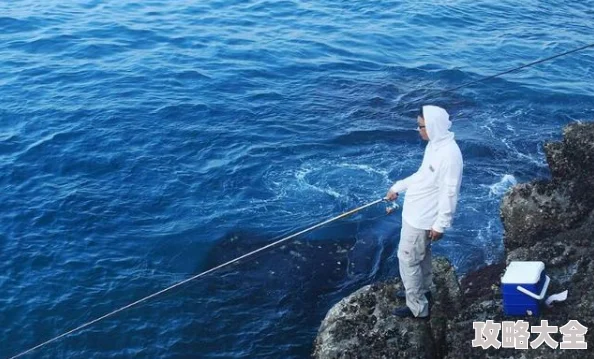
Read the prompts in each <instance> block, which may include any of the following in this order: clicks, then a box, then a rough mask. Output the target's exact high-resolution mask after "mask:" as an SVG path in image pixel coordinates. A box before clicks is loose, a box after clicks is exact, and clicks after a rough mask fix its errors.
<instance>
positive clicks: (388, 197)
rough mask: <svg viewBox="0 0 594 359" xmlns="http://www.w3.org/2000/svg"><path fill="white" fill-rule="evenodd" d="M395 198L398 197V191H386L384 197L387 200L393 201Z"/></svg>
mask: <svg viewBox="0 0 594 359" xmlns="http://www.w3.org/2000/svg"><path fill="white" fill-rule="evenodd" d="M396 198H398V193H397V192H392V190H389V191H388V193H386V197H384V199H385V200H387V201H394V200H395V199H396Z"/></svg>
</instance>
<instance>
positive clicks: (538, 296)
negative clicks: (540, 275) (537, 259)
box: [518, 275, 551, 300]
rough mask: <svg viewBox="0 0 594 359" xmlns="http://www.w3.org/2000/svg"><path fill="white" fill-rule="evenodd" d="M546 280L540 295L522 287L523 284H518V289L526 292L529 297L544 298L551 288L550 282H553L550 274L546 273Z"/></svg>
mask: <svg viewBox="0 0 594 359" xmlns="http://www.w3.org/2000/svg"><path fill="white" fill-rule="evenodd" d="M545 277H546V278H545V282H544V285H543V286H542V290H541V291H540V295H536V294H534V293H532V292H531V291H529V290H528V289H526V288H524V287H522V286H521V285H519V286H518V290H519V291H520V292H522V293H524V294H526V295H527V296H529V297H532V298H534V299H536V300H542V299H543V298H544V297H545V295H546V294H547V289H548V288H549V283H550V282H551V278H549V276H548V275H545Z"/></svg>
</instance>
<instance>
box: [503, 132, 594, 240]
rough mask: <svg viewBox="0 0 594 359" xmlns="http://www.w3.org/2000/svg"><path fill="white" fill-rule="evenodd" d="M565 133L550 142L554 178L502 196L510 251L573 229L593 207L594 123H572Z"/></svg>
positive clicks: (536, 182) (521, 186) (548, 146)
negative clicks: (561, 138)
mask: <svg viewBox="0 0 594 359" xmlns="http://www.w3.org/2000/svg"><path fill="white" fill-rule="evenodd" d="M564 135H565V136H564V138H563V141H562V142H550V143H547V144H545V153H546V156H547V161H548V163H549V167H550V169H551V173H552V176H553V178H552V181H535V182H531V183H525V184H519V185H517V186H514V187H513V188H512V189H511V190H510V191H509V192H508V193H507V194H506V195H505V197H504V198H503V201H502V205H501V219H502V222H503V226H504V228H505V238H504V244H505V248H506V250H508V251H509V250H513V249H516V248H521V247H525V248H528V247H530V246H533V245H535V244H537V243H539V242H540V241H542V239H543V238H547V237H551V236H554V235H556V234H558V233H560V232H563V231H566V230H568V229H570V228H573V227H575V226H576V225H578V224H579V223H580V222H582V221H583V220H584V219H585V218H586V217H587V216H588V214H589V213H590V212H592V210H594V124H592V123H587V124H582V123H575V124H571V125H569V126H568V127H567V128H566V129H565V131H564Z"/></svg>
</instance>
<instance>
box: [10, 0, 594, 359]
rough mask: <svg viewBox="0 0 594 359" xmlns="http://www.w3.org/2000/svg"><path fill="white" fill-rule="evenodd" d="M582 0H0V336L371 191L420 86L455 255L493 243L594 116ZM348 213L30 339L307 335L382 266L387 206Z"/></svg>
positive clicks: (359, 200)
mask: <svg viewBox="0 0 594 359" xmlns="http://www.w3.org/2000/svg"><path fill="white" fill-rule="evenodd" d="M592 9H594V2H593V1H564V2H555V1H551V0H547V1H538V2H537V1H524V2H521V3H518V2H512V1H493V0H482V1H463V0H449V1H448V0H446V1H382V2H369V1H349V2H342V1H339V2H337V1H314V2H297V1H291V0H285V1H247V0H244V1H231V0H219V1H211V0H206V1H185V2H168V1H163V0H150V1H142V2H133V1H129V0H122V1H117V2H116V1H76V2H63V1H55V0H48V1H43V2H39V1H31V0H20V1H11V2H3V3H0V14H1V15H0V66H1V67H2V69H3V71H2V72H0V96H1V98H0V99H1V100H0V189H1V191H0V193H1V200H0V211H1V214H2V215H1V216H0V221H1V222H0V223H1V228H2V230H1V231H0V323H1V324H2V325H1V328H0V331H1V332H0V357H8V356H11V355H15V354H17V353H19V352H21V351H23V350H25V349H27V348H29V347H31V346H33V345H35V344H38V343H40V342H42V341H44V340H47V339H49V338H51V337H53V336H56V335H59V334H61V333H63V332H65V331H67V330H69V329H71V328H74V327H76V326H78V325H80V324H82V323H84V322H86V321H89V320H92V319H94V318H96V317H98V316H101V315H103V314H105V313H107V312H109V311H111V310H113V309H116V308H118V307H121V306H123V305H126V304H128V303H130V302H133V301H134V300H136V299H139V298H141V297H144V296H146V295H148V294H150V293H153V292H155V291H158V290H160V289H162V288H165V287H167V286H169V285H171V284H173V283H176V282H178V281H181V280H183V279H185V278H188V277H189V276H191V275H194V274H197V273H200V272H201V271H203V270H206V269H208V268H211V267H212V266H214V265H216V264H219V263H222V262H224V261H226V260H229V259H232V258H234V257H237V256H239V255H241V254H243V253H246V252H248V251H250V250H253V249H255V248H258V247H260V246H262V245H264V244H266V243H269V242H270V241H272V240H274V239H278V238H280V237H282V236H283V235H286V234H289V233H292V232H294V231H297V230H299V229H303V228H305V227H308V226H309V225H311V224H314V223H317V222H320V221H322V220H324V219H327V218H330V217H333V216H335V215H337V214H339V213H341V212H344V211H346V210H348V209H351V208H355V207H358V206H360V205H362V204H365V203H368V202H371V201H373V200H375V199H378V198H380V197H382V196H383V195H384V194H385V192H386V190H387V189H388V187H389V186H390V184H391V183H392V182H393V181H395V180H396V179H399V178H402V177H403V176H406V175H408V174H411V173H412V172H413V171H414V170H415V169H416V168H417V167H418V165H419V163H420V160H421V156H422V150H423V144H422V142H421V141H420V139H419V138H418V134H417V132H416V130H415V127H416V123H415V113H416V112H417V109H418V108H419V106H420V105H421V104H424V103H437V104H441V105H443V106H444V107H446V108H447V109H448V110H449V112H450V113H451V115H452V119H453V123H454V125H453V130H454V132H455V133H456V138H457V140H458V143H459V145H460V147H461V149H462V152H463V155H464V158H465V172H464V181H463V187H462V192H461V197H460V203H459V209H458V214H457V216H456V220H455V224H454V228H453V229H452V230H451V231H449V232H448V233H447V235H446V237H445V238H444V239H443V240H442V241H440V242H438V243H437V244H436V245H435V246H434V253H436V254H438V255H445V256H447V257H448V258H449V259H450V260H451V261H452V262H453V263H454V264H455V266H456V267H457V269H458V271H459V272H460V273H461V274H464V273H466V272H468V271H469V270H472V269H474V268H477V267H480V266H482V265H484V264H486V263H491V262H494V261H497V260H499V259H501V258H502V255H503V246H502V232H503V230H502V226H501V223H500V220H499V202H500V199H501V197H502V195H503V194H504V192H505V191H506V189H507V188H508V187H509V186H511V185H513V184H514V183H516V182H522V181H528V180H532V179H534V178H546V177H547V176H548V170H547V166H546V162H545V158H544V154H543V151H542V144H543V142H544V141H549V140H558V139H559V138H560V136H561V128H562V126H563V125H565V124H567V123H570V122H573V121H590V120H592V118H593V116H594V82H593V81H592V78H593V77H594V72H593V65H594V52H593V51H592V50H588V51H584V52H581V53H576V54H573V55H571V56H568V57H564V58H560V59H557V60H555V61H551V62H548V63H545V64H541V65H538V66H536V67H532V68H529V69H526V70H524V71H521V72H518V73H513V74H509V75H506V76H504V77H502V78H498V79H494V80H489V81H487V82H484V83H481V84H479V85H475V86H471V87H467V88H464V89H461V90H459V91H456V92H454V93H446V94H444V93H441V92H440V91H441V90H444V89H446V88H451V87H454V86H458V85H460V84H462V83H465V82H468V81H473V80H477V79H480V78H482V77H484V76H487V75H491V74H494V73H496V72H499V71H502V70H506V69H508V68H512V67H515V66H519V65H521V64H523V63H527V62H530V61H533V60H536V59H539V58H543V57H546V56H550V55H554V54H557V53H561V52H563V51H567V50H570V49H572V48H575V47H579V46H581V45H584V44H587V43H590V42H594V41H593V39H594V38H593V37H592V34H593V33H594V25H593V24H594V21H593V19H594V10H592ZM384 213H385V211H384V208H383V206H381V205H379V206H376V207H374V208H371V209H368V210H365V211H362V212H360V213H357V214H356V215H355V216H353V217H350V218H349V219H346V220H341V221H339V222H336V223H333V224H331V225H329V226H326V227H324V228H322V229H320V230H317V231H314V232H312V233H310V234H308V235H305V236H302V237H300V238H299V239H298V240H295V241H292V242H290V243H288V244H286V245H284V246H282V247H280V248H277V249H274V250H270V251H267V252H266V253H263V254H260V255H258V256H257V258H255V259H253V260H251V261H244V262H242V263H238V264H236V265H233V266H231V267H229V268H227V269H224V270H221V271H218V272H215V273H213V274H211V275H208V276H206V277H204V278H201V279H200V280H197V281H195V282H194V283H192V284H190V285H187V286H184V287H183V288H180V289H176V290H174V291H172V292H170V293H167V294H166V295H164V296H162V297H159V298H156V299H154V300H152V301H150V302H148V303H145V304H143V305H141V306H139V307H137V308H134V309H131V310H129V311H126V312H124V313H121V314H119V315H117V316H115V317H113V318H109V319H106V320H105V321H102V322H100V323H97V324H96V325H94V326H92V327H90V328H88V329H85V330H83V331H81V332H78V333H76V334H73V335H71V336H69V337H66V338H63V339H61V340H60V341H59V342H56V343H52V344H50V345H48V346H47V347H44V348H42V349H40V350H38V351H36V352H34V353H33V354H31V355H29V357H34V358H70V357H77V358H78V357H85V358H106V357H114V358H121V357H137V358H145V357H146V358H157V357H158V358H305V357H308V355H309V354H310V352H311V349H312V343H313V340H314V338H315V334H316V331H317V328H318V325H319V323H320V322H321V320H322V319H323V317H324V315H325V313H326V312H327V310H328V309H329V308H330V307H331V306H332V305H333V304H334V303H336V302H337V301H338V300H340V299H341V298H342V297H343V296H344V295H347V294H348V293H350V292H352V291H353V290H355V289H357V288H359V287H361V286H363V285H366V284H369V283H371V282H373V281H376V280H382V279H386V278H389V277H391V276H395V275H397V265H396V255H395V248H396V245H397V243H398V231H399V227H400V218H399V216H398V215H391V216H386V215H385V214H384Z"/></svg>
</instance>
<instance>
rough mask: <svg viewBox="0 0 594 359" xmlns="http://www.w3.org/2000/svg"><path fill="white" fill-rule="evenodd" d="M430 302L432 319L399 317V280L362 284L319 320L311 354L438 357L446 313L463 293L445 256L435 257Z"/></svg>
mask: <svg viewBox="0 0 594 359" xmlns="http://www.w3.org/2000/svg"><path fill="white" fill-rule="evenodd" d="M433 269H434V283H435V290H434V291H433V293H432V294H433V305H432V307H431V319H430V320H418V319H399V318H397V317H396V316H394V315H392V312H393V311H394V309H396V308H398V307H401V306H404V305H405V303H404V300H403V299H398V298H396V297H395V293H396V292H397V291H398V290H401V289H402V286H401V283H400V282H399V281H389V282H384V283H378V284H373V285H368V286H365V287H363V288H361V289H359V290H358V291H356V292H355V293H353V294H351V295H350V296H348V297H346V298H344V299H343V300H341V301H340V302H339V303H338V304H336V305H335V306H334V307H332V309H330V311H329V312H328V314H327V315H326V318H325V319H324V321H323V322H322V325H321V327H320V329H319V332H318V337H317V339H316V343H315V352H314V357H316V358H320V359H322V358H323V359H330V358H332V359H335V358H336V359H338V358H344V359H347V358H369V359H374V358H378V359H379V358H436V357H443V356H444V355H445V350H446V330H447V322H448V319H451V318H453V316H454V315H455V314H456V313H457V312H458V311H460V310H461V305H462V296H461V291H460V287H459V285H458V280H457V277H456V273H455V272H454V269H453V268H452V266H451V265H450V263H449V262H448V261H447V260H446V259H443V258H438V259H434V260H433Z"/></svg>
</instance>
